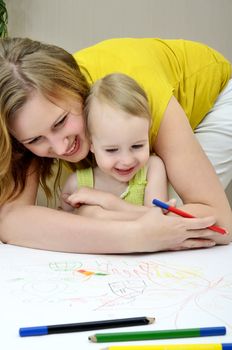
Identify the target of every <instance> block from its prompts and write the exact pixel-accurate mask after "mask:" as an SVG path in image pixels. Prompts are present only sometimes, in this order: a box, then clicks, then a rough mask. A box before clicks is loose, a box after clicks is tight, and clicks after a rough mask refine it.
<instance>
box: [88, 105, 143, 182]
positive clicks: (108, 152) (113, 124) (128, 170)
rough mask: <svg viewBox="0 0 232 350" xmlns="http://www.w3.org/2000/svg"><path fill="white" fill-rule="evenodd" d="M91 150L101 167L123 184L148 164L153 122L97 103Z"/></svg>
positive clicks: (92, 113)
mask: <svg viewBox="0 0 232 350" xmlns="http://www.w3.org/2000/svg"><path fill="white" fill-rule="evenodd" d="M89 118H91V123H90V129H91V130H90V134H91V142H92V144H91V151H92V152H93V153H94V155H95V158H96V162H97V164H98V167H99V168H100V169H101V170H102V171H103V172H104V173H107V174H108V175H110V176H113V177H114V178H115V179H117V180H118V181H121V182H128V181H129V180H131V179H132V178H133V176H134V175H135V174H136V173H137V172H138V170H139V169H141V168H142V167H143V166H144V165H145V164H146V163H147V161H148V158H149V136H148V135H149V121H148V120H147V119H146V118H142V117H138V116H134V115H131V114H128V113H126V112H124V111H122V110H119V109H115V108H114V107H111V106H109V105H107V104H103V103H101V102H99V101H97V100H95V101H93V103H92V105H91V111H90V113H89Z"/></svg>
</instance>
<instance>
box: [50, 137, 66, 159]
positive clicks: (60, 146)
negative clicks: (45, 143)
mask: <svg viewBox="0 0 232 350" xmlns="http://www.w3.org/2000/svg"><path fill="white" fill-rule="evenodd" d="M67 149H68V139H67V138H58V137H56V138H54V139H53V140H52V141H51V150H52V151H53V153H56V154H57V155H58V156H61V155H62V154H64V153H65V152H66V151H67Z"/></svg>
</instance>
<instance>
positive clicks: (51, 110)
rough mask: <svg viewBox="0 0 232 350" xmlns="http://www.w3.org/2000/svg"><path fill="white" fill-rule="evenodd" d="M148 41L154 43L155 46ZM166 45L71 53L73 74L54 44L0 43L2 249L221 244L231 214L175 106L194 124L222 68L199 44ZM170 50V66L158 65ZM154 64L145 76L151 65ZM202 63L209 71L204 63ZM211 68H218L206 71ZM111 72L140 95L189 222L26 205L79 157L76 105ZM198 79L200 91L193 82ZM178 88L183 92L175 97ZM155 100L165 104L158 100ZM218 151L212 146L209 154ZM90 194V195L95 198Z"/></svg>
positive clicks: (82, 153) (145, 42) (223, 84)
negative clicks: (58, 164)
mask: <svg viewBox="0 0 232 350" xmlns="http://www.w3.org/2000/svg"><path fill="white" fill-rule="evenodd" d="M124 40H125V41H124ZM128 40H129V41H128ZM140 40H141V41H140ZM150 40H154V43H155V47H154V46H153V45H154V43H153V41H150ZM159 42H160V43H161V46H160V45H158V44H159ZM173 44H174V45H173ZM173 44H172V43H171V42H170V41H166V42H164V41H163V42H162V41H160V40H155V39H118V40H117V39H115V40H112V41H108V42H105V43H104V42H103V43H102V44H99V47H98V46H96V48H95V47H92V48H89V49H86V50H83V51H82V52H79V53H77V55H75V58H76V60H77V63H78V64H79V66H78V65H77V63H76V61H75V59H74V58H73V57H72V56H71V55H70V54H68V53H67V52H66V51H64V50H62V49H61V48H58V47H55V46H51V45H45V44H42V43H39V42H36V41H32V40H30V39H4V40H2V41H1V45H0V57H1V58H0V96H1V100H0V101H1V102H0V106H1V118H0V120H1V122H0V123H1V124H0V132H1V135H0V136H1V137H0V154H1V156H0V157H1V170H0V189H1V192H0V197H1V198H0V204H1V213H0V235H1V237H0V238H1V240H2V241H3V242H5V243H9V244H15V245H20V246H26V247H33V248H39V249H49V250H57V251H68V252H81V253H83V252H84V253H130V252H153V251H161V250H170V249H171V250H178V249H188V248H194V247H209V246H213V245H215V244H228V243H229V242H230V241H231V232H232V222H231V221H232V218H231V210H230V207H229V204H228V201H227V199H226V196H225V193H224V191H223V187H222V185H221V183H220V181H219V180H218V178H217V175H216V173H215V171H214V169H213V167H212V165H211V164H210V162H209V160H208V159H207V156H206V155H205V153H204V151H203V150H202V148H201V147H200V145H199V143H198V142H197V140H196V138H195V137H194V134H193V132H192V129H191V126H190V123H191V120H190V123H189V120H188V119H187V118H186V114H185V112H184V109H183V108H182V107H181V104H182V105H183V107H184V108H185V109H186V110H188V108H190V107H191V108H190V109H191V111H192V112H193V113H192V114H193V115H194V116H195V117H194V118H193V119H194V120H195V121H196V124H197V125H198V126H200V125H201V123H200V121H201V120H202V119H203V118H204V117H205V115H206V113H207V112H208V111H209V110H210V108H211V107H212V106H213V104H214V103H215V100H216V99H217V97H218V96H219V95H220V94H221V92H222V93H223V92H224V91H225V90H226V88H227V87H228V86H229V79H230V77H231V67H230V64H229V63H228V62H227V61H226V60H225V59H224V58H223V57H222V56H221V55H220V54H218V53H216V52H215V51H210V49H209V48H207V47H205V46H204V45H200V44H198V45H199V46H198V45H197V44H195V43H193V44H192V45H193V46H192V45H190V44H189V49H186V46H188V42H185V41H181V42H180V45H178V41H177V42H173ZM167 48H168V49H167ZM196 48H197V49H198V51H199V57H198V61H199V64H202V63H203V65H204V66H203V67H206V68H205V70H204V72H203V73H204V74H203V75H202V76H199V72H200V70H199V69H198V70H197V73H198V74H197V73H196V72H195V71H194V70H193V71H192V68H191V67H192V64H193V63H194V60H195V58H196V57H192V54H193V52H195V51H196ZM128 49H130V51H129V52H128ZM153 51H154V52H153ZM173 52H175V55H174V56H173V57H176V61H172V60H170V59H169V58H168V54H171V55H173ZM181 52H184V53H185V54H184V55H183V54H182V53H181ZM187 52H189V54H188V55H186V53H187ZM138 53H139V55H138ZM148 53H150V55H148ZM154 53H156V55H157V56H156V55H154ZM95 54H96V55H95ZM128 54H130V56H128ZM117 55H119V56H118V57H117ZM148 56H149V57H148ZM193 56H194V55H193ZM156 57H157V59H156V60H155V65H153V66H152V67H153V68H151V64H150V61H151V58H153V59H155V58H156ZM173 57H172V58H173ZM191 57H192V60H191ZM123 58H124V59H123ZM128 58H130V60H129V62H127V65H126V64H125V63H126V61H128ZM165 58H166V59H165ZM204 58H205V60H204ZM146 59H147V61H146ZM208 59H210V60H212V61H213V63H212V62H210V65H209V64H208V63H207V62H208V61H207V60H208ZM144 60H145V61H144ZM140 62H141V63H140ZM162 62H164V63H166V66H164V68H165V69H163V70H162V69H161V70H160V71H159V70H157V71H156V69H155V68H156V67H161V66H162ZM211 63H212V65H211ZM181 64H182V68H181ZM214 65H216V66H217V65H218V66H217V67H216V68H218V67H220V69H213V72H211V70H210V69H209V71H208V70H207V67H208V66H210V67H211V66H214ZM79 67H80V68H79ZM186 67H187V68H188V69H186ZM116 70H117V71H121V72H122V73H126V74H128V75H131V76H132V77H133V78H135V80H137V81H138V82H139V83H140V84H141V85H142V86H143V87H144V89H145V91H146V92H147V94H148V98H149V99H150V107H151V110H152V114H153V123H152V126H151V133H150V142H151V148H152V150H153V151H154V152H156V154H157V155H158V156H160V157H161V158H162V159H163V161H164V163H165V166H166V169H167V174H168V177H169V180H170V182H171V183H172V185H173V187H174V189H175V190H176V191H177V193H178V194H179V195H180V197H181V199H182V200H183V203H184V205H183V209H184V210H187V211H189V212H190V213H192V214H193V215H195V216H197V217H204V218H198V219H191V220H189V219H185V218H181V217H174V216H171V215H163V214H162V213H161V212H160V210H159V209H158V208H151V209H148V210H146V211H144V208H140V209H141V210H138V209H136V210H135V211H131V212H124V213H122V212H114V211H112V210H109V209H112V208H113V205H112V204H110V205H109V206H108V203H107V201H106V203H105V204H104V206H105V209H102V208H95V207H87V208H85V207H84V208H83V209H82V210H81V211H82V212H83V216H79V215H72V214H69V213H65V212H61V211H56V210H53V209H50V208H45V207H39V206H35V203H36V195H37V190H38V185H39V181H41V182H42V185H43V187H44V188H45V190H46V192H47V193H48V188H47V187H46V179H47V178H48V177H49V175H51V165H52V163H53V162H54V161H53V160H54V159H58V160H59V161H64V162H66V163H68V164H69V165H73V166H72V168H73V167H74V166H75V165H76V164H77V163H78V162H80V161H81V160H83V159H84V158H86V156H87V154H88V151H89V142H88V139H87V137H86V130H85V124H84V119H83V103H84V101H85V98H86V96H87V95H88V90H89V83H91V82H92V81H95V80H96V79H98V78H100V77H101V76H103V75H105V74H107V73H111V72H113V71H116ZM185 71H186V72H188V77H187V78H188V79H189V78H191V77H192V76H194V78H195V79H194V82H193V81H192V80H191V79H190V80H188V79H185V78H186V77H185V76H183V72H185ZM215 71H216V72H217V73H218V74H217V73H216V75H215ZM173 72H174V73H173ZM171 73H172V74H171ZM206 73H208V74H206ZM212 73H213V74H212ZM168 76H170V80H168V82H167V81H165V79H166V77H168ZM150 77H153V78H152V81H150V80H149V79H150ZM212 77H213V79H215V82H213V83H214V84H215V85H214V84H213V85H212V86H213V87H216V88H212V87H211V86H210V88H208V89H207V94H206V95H205V91H206V85H207V84H209V83H210V79H209V78H212ZM143 79H144V80H143ZM178 79H179V80H178ZM202 79H203V82H204V84H200V82H201V80H202ZM153 80H154V81H153ZM143 81H144V83H143ZM211 82H212V81H211ZM187 83H189V84H190V85H189V87H188V86H187V87H188V88H187V90H185V89H184V88H185V86H186V84H187ZM175 84H176V85H175ZM172 85H173V86H172ZM174 85H175V86H174ZM197 85H199V86H200V89H199V92H198V90H197ZM223 88H225V89H224V90H223ZM222 90H223V91H222ZM186 91H191V96H190V99H185V98H184V97H185V94H186ZM215 91H216V92H215ZM153 92H154V93H155V96H156V97H157V98H155V99H154V97H153ZM164 92H165V98H164V99H163V98H162V99H161V100H160V101H159V97H160V96H161V97H162V96H163V93H164ZM203 93H204V99H203V102H202V99H200V97H201V94H203ZM211 95H212V96H211ZM209 97H210V98H209ZM230 97H231V93H230ZM207 98H208V100H207ZM219 99H220V96H219ZM178 100H179V102H180V103H181V104H180V103H178ZM189 100H190V102H191V103H189ZM204 101H207V103H206V106H205V104H204ZM200 102H201V103H202V106H200V108H201V115H200V116H199V118H198V117H196V115H197V112H198V111H199V110H198V107H199V103H200ZM190 105H191V106H190ZM190 115H191V113H190ZM190 119H191V118H190ZM221 124H223V123H221ZM230 125H231V124H230ZM192 127H196V125H194V124H193V125H192ZM227 129H228V126H227ZM230 137H231V129H230ZM223 144H224V138H221V143H220V145H218V148H219V146H220V147H221V146H222V145H223ZM228 149H229V148H228ZM229 166H230V168H229V167H228V169H229V170H227V171H226V179H227V180H228V177H230V178H231V159H230V162H229ZM215 168H216V165H215ZM228 174H230V175H229V176H228ZM212 189H213V190H212ZM97 195H98V193H97V192H96V193H95V196H96V198H97ZM107 198H108V202H113V201H114V199H113V197H112V195H110V196H109V197H107ZM86 215H87V216H92V217H91V218H90V217H86ZM101 219H104V220H101ZM215 222H216V223H217V224H218V225H220V226H223V227H225V228H226V230H227V231H228V232H230V233H228V234H226V235H219V234H218V233H212V232H211V231H209V230H207V229H205V228H207V227H208V226H210V225H212V224H214V223H215Z"/></svg>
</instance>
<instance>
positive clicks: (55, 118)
mask: <svg viewBox="0 0 232 350" xmlns="http://www.w3.org/2000/svg"><path fill="white" fill-rule="evenodd" d="M10 128H11V133H12V135H13V136H14V137H15V138H16V139H17V140H18V141H19V142H20V143H22V144H23V145H24V146H25V147H26V148H27V149H29V150H30V151H31V152H32V153H34V154H36V155H37V156H39V157H49V158H60V159H63V160H66V161H68V162H73V163H74V162H78V161H80V160H82V159H84V158H85V157H86V155H87V154H88V152H89V141H88V139H87V137H86V133H85V123H84V119H83V109H82V103H81V102H79V101H77V102H75V104H73V103H72V107H70V106H63V105H62V107H61V106H58V105H57V104H55V103H53V102H51V101H50V100H48V99H47V98H45V97H44V96H43V95H41V94H40V93H38V92H35V93H33V95H32V96H31V98H30V99H29V100H28V101H27V103H26V104H25V105H24V106H23V108H21V109H20V110H19V111H18V112H17V114H16V116H15V117H14V118H13V120H12V122H11V124H10Z"/></svg>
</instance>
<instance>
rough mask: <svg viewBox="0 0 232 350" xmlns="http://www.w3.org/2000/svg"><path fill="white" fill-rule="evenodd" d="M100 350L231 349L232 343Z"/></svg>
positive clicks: (106, 349)
mask: <svg viewBox="0 0 232 350" xmlns="http://www.w3.org/2000/svg"><path fill="white" fill-rule="evenodd" d="M101 350H232V343H224V344H220V343H218V344H213V343H212V344H161V345H129V346H128V345H125V346H123V345H122V346H120V345H119V346H109V347H108V348H105V349H101Z"/></svg>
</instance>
